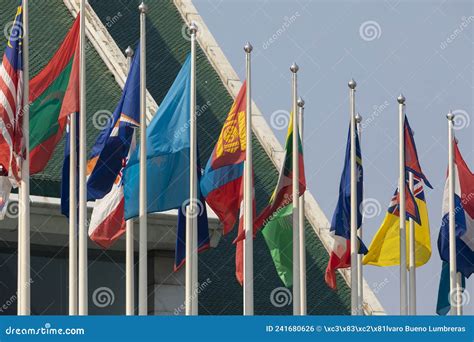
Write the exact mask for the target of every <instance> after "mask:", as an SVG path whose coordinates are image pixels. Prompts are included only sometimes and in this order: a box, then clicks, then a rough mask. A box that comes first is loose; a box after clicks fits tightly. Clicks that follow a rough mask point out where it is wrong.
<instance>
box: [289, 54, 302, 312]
mask: <svg viewBox="0 0 474 342" xmlns="http://www.w3.org/2000/svg"><path fill="white" fill-rule="evenodd" d="M298 69H299V67H298V65H297V64H296V63H293V64H292V65H291V67H290V70H291V72H292V73H293V75H292V88H293V89H292V92H293V98H292V104H293V106H292V116H293V120H292V121H293V145H292V154H293V156H292V157H293V315H301V293H300V291H301V288H300V272H301V270H300V242H299V240H300V239H299V237H300V232H299V229H298V226H299V218H298V216H299V215H298V214H299V209H298V208H299V191H300V189H299V164H298V162H299V153H298V134H296V132H298V106H297V99H298V98H297V75H296V74H297V72H298Z"/></svg>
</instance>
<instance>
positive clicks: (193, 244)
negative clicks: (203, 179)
mask: <svg viewBox="0 0 474 342" xmlns="http://www.w3.org/2000/svg"><path fill="white" fill-rule="evenodd" d="M197 30H198V28H197V25H196V24H195V23H194V22H192V23H191V25H190V26H189V31H190V34H191V91H190V93H191V94H190V95H191V96H190V101H189V102H190V108H189V116H190V158H189V205H188V206H187V208H186V285H185V286H186V289H185V295H186V296H185V301H186V315H197V314H198V303H199V302H198V293H197V289H195V287H196V286H197V282H198V272H197V271H198V270H197V267H198V264H197V249H198V241H197V240H198V238H197V216H198V215H199V205H198V203H197V201H198V199H197V163H196V162H197V134H196V133H197V132H196V33H197Z"/></svg>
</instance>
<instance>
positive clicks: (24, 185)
mask: <svg viewBox="0 0 474 342" xmlns="http://www.w3.org/2000/svg"><path fill="white" fill-rule="evenodd" d="M28 11H29V5H28V0H23V139H24V144H25V146H24V147H25V158H24V160H23V162H22V165H21V181H20V193H19V194H20V201H19V202H20V216H19V218H18V221H19V226H20V229H19V232H18V238H19V239H18V270H19V275H18V281H19V285H18V290H19V293H18V314H19V315H30V311H31V308H30V286H29V284H30V153H29V150H30V146H29V145H30V139H29V137H30V136H29V132H30V109H29V97H30V66H29V64H30V63H29V62H30V61H29V58H30V51H29V35H30V32H29V16H28Z"/></svg>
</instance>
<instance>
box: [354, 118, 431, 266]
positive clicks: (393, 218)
mask: <svg viewBox="0 0 474 342" xmlns="http://www.w3.org/2000/svg"><path fill="white" fill-rule="evenodd" d="M404 143H405V185H404V186H405V212H406V217H407V222H406V225H407V226H408V224H409V221H408V218H411V219H413V221H414V229H415V265H416V267H420V266H423V265H424V264H426V263H427V262H428V260H429V259H430V257H431V238H430V223H429V219H428V209H427V204H426V199H425V192H424V188H423V185H424V184H425V185H427V186H428V187H430V188H432V186H431V184H430V182H429V181H428V178H427V177H426V176H425V174H424V173H423V171H422V169H421V166H420V161H419V159H418V153H417V151H416V145H415V140H414V138H413V131H412V129H411V127H410V124H409V123H408V118H407V117H406V116H405V121H404ZM409 172H411V173H413V192H412V191H411V190H410V188H409V184H408V173H409ZM409 234H410V231H409V230H408V229H406V243H407V250H409ZM408 262H409V258H407V266H408ZM363 264H364V265H373V266H381V267H384V266H395V265H400V191H399V187H397V189H396V190H395V194H394V195H393V197H392V200H391V201H390V205H389V208H388V211H387V213H386V215H385V218H384V220H383V222H382V225H381V226H380V228H379V230H378V231H377V233H376V234H375V237H374V239H373V240H372V243H371V244H370V246H369V252H368V253H367V255H366V256H365V257H364V259H363Z"/></svg>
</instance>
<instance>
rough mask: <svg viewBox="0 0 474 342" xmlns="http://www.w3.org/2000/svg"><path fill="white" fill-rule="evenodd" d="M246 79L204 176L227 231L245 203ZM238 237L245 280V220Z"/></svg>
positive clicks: (208, 196) (209, 198)
mask: <svg viewBox="0 0 474 342" xmlns="http://www.w3.org/2000/svg"><path fill="white" fill-rule="evenodd" d="M245 105H246V83H245V82H244V83H243V84H242V87H241V88H240V91H239V93H238V95H237V97H236V98H235V101H234V103H233V104H232V107H231V109H230V111H229V114H228V115H227V119H226V120H225V122H224V126H223V127H222V130H221V134H220V135H219V138H218V140H217V144H216V146H215V147H214V150H213V151H212V154H211V157H210V158H209V160H208V162H207V165H206V169H205V171H204V175H203V177H202V180H201V191H202V194H203V196H204V197H205V198H206V201H207V203H208V204H209V206H210V207H211V208H212V210H213V211H214V212H215V213H216V215H217V217H219V220H220V221H221V222H222V224H223V225H224V234H228V233H229V232H230V231H232V229H233V228H234V226H235V223H236V222H237V220H238V217H239V211H240V210H242V208H243V205H242V201H243V181H242V180H243V170H244V161H245V151H246V116H245ZM238 235H242V237H241V238H240V239H239V241H236V251H235V253H236V254H235V255H236V259H235V261H236V265H235V266H236V272H235V274H236V278H237V280H238V281H239V283H240V284H242V282H243V252H242V251H243V241H242V238H243V237H244V236H243V235H244V234H243V220H242V219H241V220H240V222H239V231H238Z"/></svg>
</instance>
